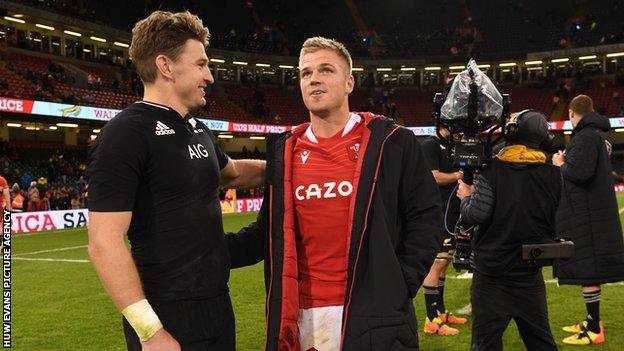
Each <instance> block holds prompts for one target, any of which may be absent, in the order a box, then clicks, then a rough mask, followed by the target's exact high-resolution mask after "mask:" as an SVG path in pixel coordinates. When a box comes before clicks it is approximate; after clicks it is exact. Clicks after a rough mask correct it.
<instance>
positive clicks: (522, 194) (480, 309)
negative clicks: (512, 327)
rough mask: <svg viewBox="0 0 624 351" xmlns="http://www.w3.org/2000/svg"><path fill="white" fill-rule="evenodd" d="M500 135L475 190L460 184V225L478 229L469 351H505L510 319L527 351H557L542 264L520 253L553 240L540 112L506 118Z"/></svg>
mask: <svg viewBox="0 0 624 351" xmlns="http://www.w3.org/2000/svg"><path fill="white" fill-rule="evenodd" d="M504 133H505V139H506V142H507V143H506V146H505V147H504V148H503V149H502V150H501V151H500V152H499V153H498V154H497V156H496V157H495V158H494V160H493V161H492V162H491V163H490V164H488V165H487V166H486V167H485V168H484V169H483V170H482V172H481V174H480V175H479V178H478V180H477V182H476V183H475V185H470V186H469V185H467V184H465V183H464V182H463V181H461V180H459V188H458V191H457V196H458V197H459V198H460V199H461V200H462V201H461V205H460V211H461V218H462V221H463V222H464V223H465V224H468V225H478V226H479V229H478V230H477V231H476V233H475V236H474V240H473V245H474V246H473V254H472V256H471V259H470V264H471V267H472V269H473V271H474V276H473V282H472V289H471V302H472V310H473V326H472V351H483V350H502V349H503V345H502V336H503V333H504V331H505V329H506V328H507V325H508V324H509V321H510V320H511V319H512V318H513V319H514V320H515V321H516V324H517V326H518V330H519V332H520V336H521V337H522V340H523V342H524V344H525V346H526V347H527V349H528V350H540V351H543V350H556V349H557V347H556V346H555V342H554V340H553V337H552V333H551V330H550V326H549V324H548V310H547V306H546V288H545V285H544V280H543V277H542V272H541V265H540V263H539V261H538V262H527V261H522V255H521V253H522V246H523V245H525V244H541V243H552V242H554V232H555V211H556V209H557V205H558V202H559V197H560V195H561V175H560V172H559V169H558V168H557V167H555V166H552V165H549V164H546V155H545V154H544V152H543V151H541V150H539V149H540V146H541V145H543V143H544V142H545V141H546V140H547V138H548V123H547V122H546V118H545V116H544V115H543V114H541V113H539V112H536V111H533V110H525V111H522V112H520V113H517V114H511V116H510V118H509V120H508V122H507V123H506V125H505V128H504Z"/></svg>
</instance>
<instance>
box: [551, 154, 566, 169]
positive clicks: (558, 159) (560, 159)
mask: <svg viewBox="0 0 624 351" xmlns="http://www.w3.org/2000/svg"><path fill="white" fill-rule="evenodd" d="M564 163H565V153H564V152H563V151H559V152H557V153H556V154H554V155H553V157H552V164H553V165H554V166H557V167H561V166H563V164H564Z"/></svg>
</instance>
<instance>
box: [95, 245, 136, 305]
mask: <svg viewBox="0 0 624 351" xmlns="http://www.w3.org/2000/svg"><path fill="white" fill-rule="evenodd" d="M89 256H90V257H91V261H92V263H93V266H94V267H95V270H96V272H97V274H98V276H99V277H100V280H101V281H102V285H104V288H105V289H106V291H107V292H108V294H109V295H110V297H111V299H112V300H113V303H114V304H115V306H117V308H118V309H119V310H120V311H121V310H123V309H124V308H126V307H127V306H129V305H131V304H133V303H135V302H137V301H139V300H142V299H144V298H145V294H144V293H143V289H142V288H141V281H140V279H139V274H138V272H137V269H136V266H135V265H134V261H133V260H132V256H131V255H130V252H129V251H128V248H127V247H126V245H125V244H124V242H123V240H119V241H103V240H97V239H91V238H90V239H89Z"/></svg>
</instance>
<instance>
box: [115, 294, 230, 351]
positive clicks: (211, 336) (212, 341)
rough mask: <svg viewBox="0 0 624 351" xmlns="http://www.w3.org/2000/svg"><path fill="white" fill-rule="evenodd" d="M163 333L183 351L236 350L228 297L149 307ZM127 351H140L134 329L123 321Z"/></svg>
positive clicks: (226, 295)
mask: <svg viewBox="0 0 624 351" xmlns="http://www.w3.org/2000/svg"><path fill="white" fill-rule="evenodd" d="M152 308H153V309H154V311H155V312H156V314H157V315H158V318H160V321H161V322H162V324H163V327H164V328H165V330H167V331H168V332H169V333H170V334H171V335H172V336H173V338H174V339H176V340H177V341H178V343H180V346H181V347H182V351H200V350H201V351H204V350H215V351H232V350H234V349H235V348H236V333H235V327H234V311H233V310H232V303H231V301H230V296H229V295H228V294H224V295H221V296H218V297H214V298H210V299H206V300H182V301H172V302H166V303H158V304H152ZM123 327H124V334H125V336H126V345H127V346H128V350H129V351H141V343H140V341H139V338H138V336H137V335H136V333H135V331H134V329H132V326H131V325H130V323H128V321H127V320H126V319H125V318H123Z"/></svg>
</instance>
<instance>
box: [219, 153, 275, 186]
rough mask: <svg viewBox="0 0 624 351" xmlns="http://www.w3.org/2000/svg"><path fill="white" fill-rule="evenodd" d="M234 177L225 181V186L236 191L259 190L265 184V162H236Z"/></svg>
mask: <svg viewBox="0 0 624 351" xmlns="http://www.w3.org/2000/svg"><path fill="white" fill-rule="evenodd" d="M234 162H236V165H235V167H236V173H237V175H236V177H234V178H231V179H228V180H226V182H225V184H224V185H225V186H227V187H230V188H237V189H254V188H260V187H262V186H263V185H264V183H265V169H266V161H262V160H236V161H234Z"/></svg>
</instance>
